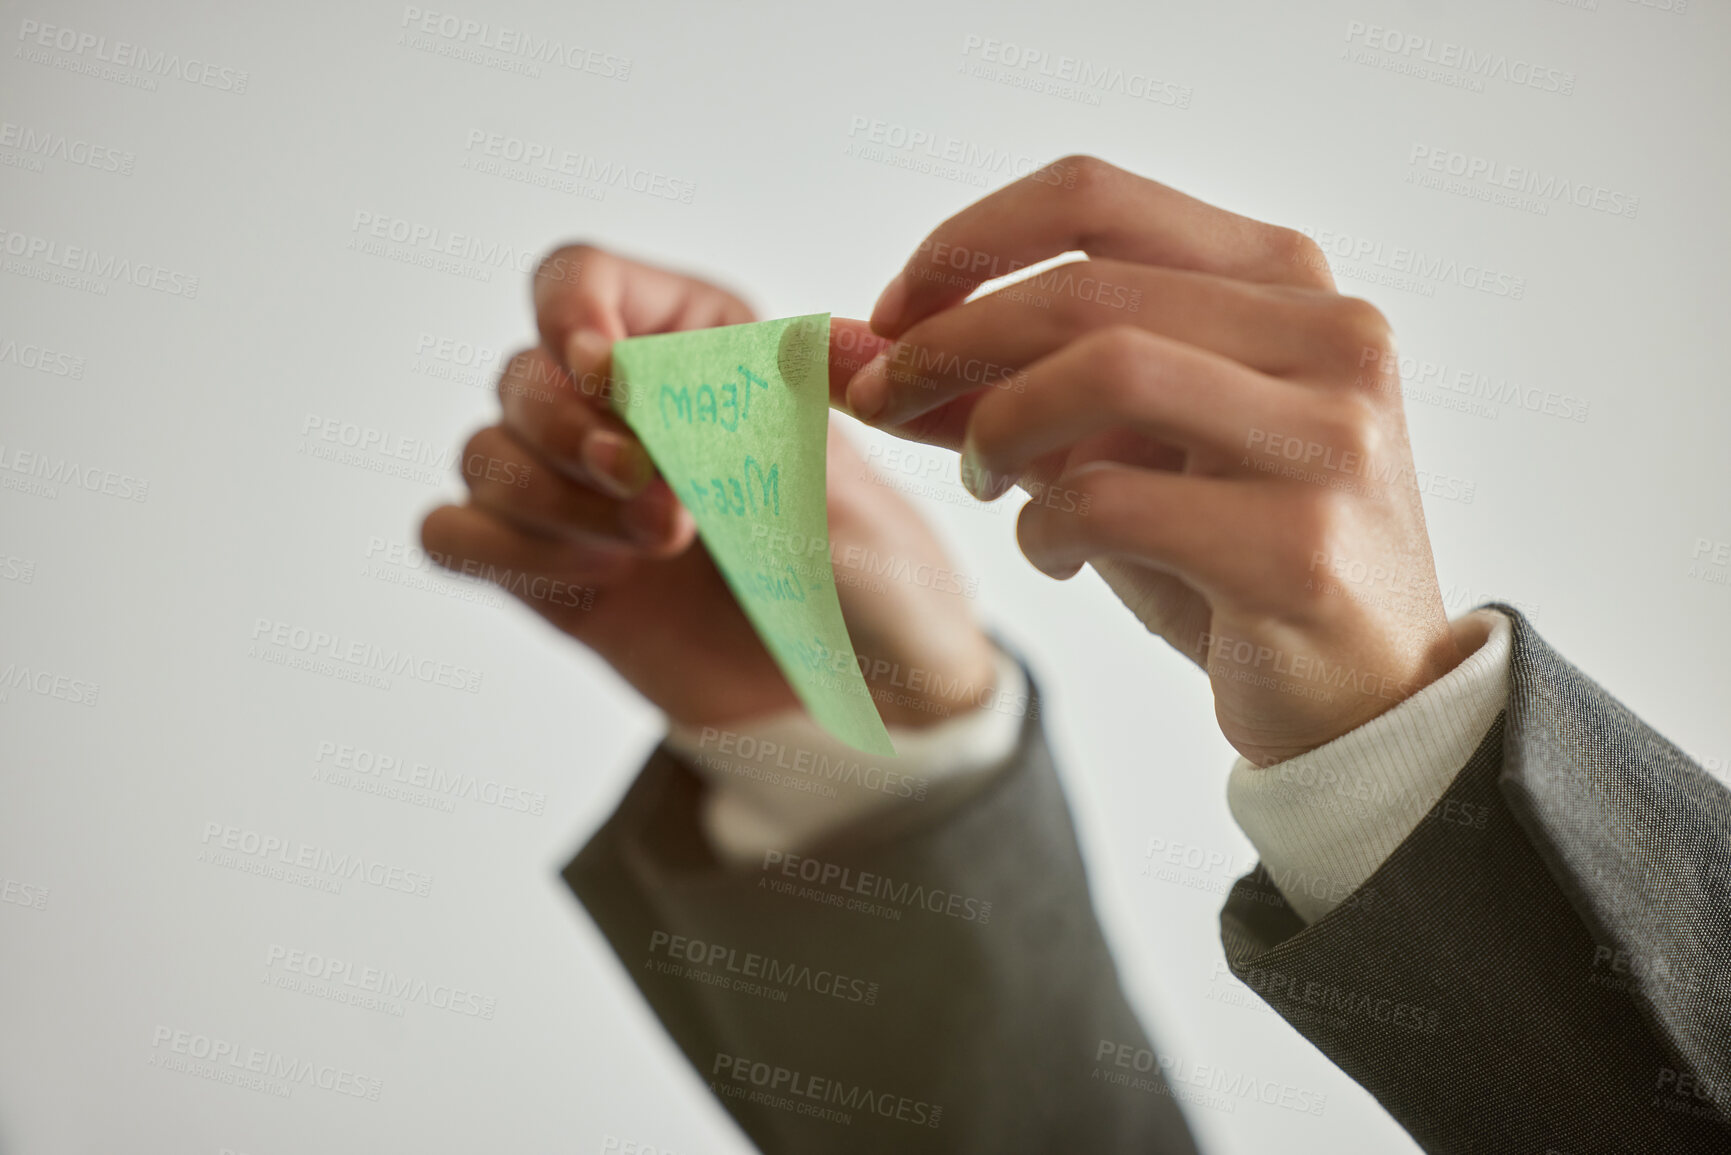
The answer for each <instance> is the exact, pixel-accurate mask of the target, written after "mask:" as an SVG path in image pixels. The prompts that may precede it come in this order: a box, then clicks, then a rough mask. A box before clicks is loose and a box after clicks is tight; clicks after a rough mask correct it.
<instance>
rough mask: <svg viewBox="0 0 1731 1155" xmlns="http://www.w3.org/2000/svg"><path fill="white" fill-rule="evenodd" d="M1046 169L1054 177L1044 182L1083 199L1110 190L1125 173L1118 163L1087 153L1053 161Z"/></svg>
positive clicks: (1097, 195) (1066, 193)
mask: <svg viewBox="0 0 1731 1155" xmlns="http://www.w3.org/2000/svg"><path fill="white" fill-rule="evenodd" d="M1046 171H1048V172H1050V173H1051V174H1052V179H1049V180H1047V181H1045V182H1044V183H1046V184H1047V185H1048V187H1050V188H1052V189H1056V190H1059V191H1061V192H1062V193H1064V194H1065V195H1066V196H1078V197H1081V198H1083V199H1091V198H1096V197H1099V196H1101V195H1103V194H1105V193H1107V192H1109V191H1110V189H1111V187H1112V185H1113V184H1115V183H1116V182H1117V180H1118V178H1119V177H1120V176H1122V175H1123V170H1122V169H1120V168H1118V167H1117V166H1116V165H1113V164H1109V163H1107V162H1106V161H1103V160H1101V159H1100V158H1099V157H1097V156H1090V155H1088V154H1087V153H1074V154H1072V155H1070V156H1066V157H1063V158H1062V159H1060V160H1056V161H1053V162H1052V164H1051V165H1050V166H1048V169H1047V170H1046Z"/></svg>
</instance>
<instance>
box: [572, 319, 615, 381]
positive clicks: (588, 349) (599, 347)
mask: <svg viewBox="0 0 1731 1155" xmlns="http://www.w3.org/2000/svg"><path fill="white" fill-rule="evenodd" d="M611 346H613V343H611V341H608V338H604V336H601V334H599V332H595V331H594V329H576V331H575V332H571V336H569V338H568V339H566V343H564V367H566V369H569V371H571V372H587V371H590V369H594V367H597V365H599V364H601V362H602V360H606V358H608V350H609V348H611Z"/></svg>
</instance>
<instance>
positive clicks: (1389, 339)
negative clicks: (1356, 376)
mask: <svg viewBox="0 0 1731 1155" xmlns="http://www.w3.org/2000/svg"><path fill="white" fill-rule="evenodd" d="M1327 329H1328V339H1329V344H1330V345H1331V346H1332V351H1333V352H1334V353H1336V354H1337V355H1339V356H1340V357H1342V358H1344V359H1346V360H1347V361H1348V363H1349V364H1352V365H1357V364H1359V363H1360V362H1361V360H1364V359H1365V358H1366V357H1367V356H1368V355H1371V354H1375V355H1377V356H1379V357H1380V355H1381V354H1382V353H1385V352H1387V351H1388V350H1389V349H1390V348H1391V347H1392V346H1393V343H1394V330H1393V328H1392V327H1391V326H1390V325H1389V323H1388V318H1387V317H1385V316H1383V313H1382V310H1381V309H1378V308H1377V307H1376V306H1375V305H1373V304H1371V303H1370V302H1369V301H1367V300H1365V299H1364V298H1362V297H1336V298H1334V300H1333V301H1332V302H1331V303H1330V306H1329V317H1328V322H1327Z"/></svg>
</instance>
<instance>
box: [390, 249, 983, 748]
mask: <svg viewBox="0 0 1731 1155" xmlns="http://www.w3.org/2000/svg"><path fill="white" fill-rule="evenodd" d="M534 302H535V314H536V323H537V327H538V328H539V330H540V335H541V344H540V345H539V346H537V347H536V348H533V349H528V350H525V351H523V352H521V353H519V354H517V355H516V356H515V357H513V358H511V360H510V362H509V363H508V364H507V366H506V368H505V371H504V373H503V375H502V377H501V379H500V381H499V398H500V401H501V402H502V403H503V407H504V413H503V417H502V419H501V421H500V422H499V423H498V424H496V425H491V426H488V427H487V428H485V429H482V430H481V431H480V432H478V433H476V434H475V435H474V436H473V437H472V438H470V440H469V443H468V444H467V446H465V448H464V450H463V457H462V466H461V467H462V472H463V477H464V480H465V481H466V482H467V484H468V487H469V494H470V496H469V501H468V502H467V503H466V504H464V505H446V506H441V507H440V508H438V509H435V510H433V511H432V513H430V514H428V515H427V518H426V521H425V522H424V524H423V525H422V527H421V541H422V544H423V545H424V546H425V548H426V550H427V553H428V555H429V556H430V557H432V558H433V560H434V561H436V562H438V563H439V564H441V565H443V566H445V567H446V568H448V569H452V570H456V571H459V572H464V573H469V574H472V575H474V576H478V577H483V578H487V579H490V580H492V581H495V582H497V583H498V584H500V585H502V586H504V588H506V589H508V590H510V591H511V592H512V593H514V594H516V595H517V596H518V597H519V598H520V599H521V600H522V601H524V602H525V603H526V604H528V605H529V606H530V607H532V608H533V609H534V610H535V611H536V612H538V613H540V614H541V615H542V616H543V617H545V618H546V619H547V620H548V621H549V622H551V623H552V624H553V625H554V626H556V627H557V628H559V629H560V630H562V631H564V632H565V633H567V634H569V635H570V636H571V637H573V638H575V639H577V640H578V641H580V642H582V643H583V644H584V645H586V646H588V647H589V648H591V649H593V650H594V651H595V652H596V653H597V654H599V655H600V656H601V657H602V658H603V659H605V660H606V661H607V662H608V663H609V664H610V665H611V666H612V667H613V668H614V669H615V670H616V671H618V673H619V674H620V675H621V676H623V677H624V678H625V679H626V680H627V681H628V682H630V683H631V685H632V686H633V687H635V688H636V689H637V690H638V692H639V693H641V694H643V695H644V696H645V697H646V698H648V699H649V700H650V701H651V702H653V703H654V704H655V705H656V706H658V707H660V708H661V709H662V710H663V711H664V712H666V713H667V714H668V715H670V716H671V717H672V718H673V719H674V720H675V721H678V722H681V723H684V724H685V725H688V726H709V725H716V726H720V725H728V724H731V723H735V722H740V721H744V720H747V719H751V718H754V717H757V716H759V715H763V714H770V713H775V712H778V711H781V710H785V709H788V708H790V707H793V706H796V705H797V704H798V700H797V698H796V697H795V696H794V693H793V690H792V688H791V687H790V686H789V685H788V684H787V681H786V679H785V678H783V676H782V674H781V671H780V669H779V668H778V667H777V666H776V664H775V661H774V659H773V658H772V657H771V656H770V654H769V652H768V651H767V650H766V649H765V648H764V646H763V643H762V642H761V641H759V640H758V637H757V634H756V632H755V631H754V630H753V628H752V626H751V623H750V621H749V619H747V618H746V616H745V614H744V612H743V611H741V610H740V608H739V605H738V603H737V602H736V601H735V600H734V596H733V593H732V591H731V590H730V589H728V587H727V584H726V583H725V582H724V581H723V579H722V577H721V574H720V573H719V571H718V570H717V569H716V567H715V563H714V562H713V561H712V560H711V559H710V556H709V553H708V551H707V550H705V549H704V548H703V547H702V544H701V543H700V542H697V541H695V540H694V538H695V536H696V525H695V523H694V522H693V520H692V517H691V514H690V513H689V512H688V511H687V510H686V509H685V508H684V507H683V506H682V505H680V503H679V502H678V500H677V499H676V497H675V496H674V493H673V490H672V489H671V488H670V487H669V486H668V484H667V482H666V481H665V480H663V479H662V478H661V477H659V476H658V475H657V474H656V473H655V470H654V467H653V465H652V463H651V462H650V459H649V456H648V454H647V452H646V451H645V450H644V448H643V445H642V443H641V442H640V441H638V439H637V438H636V436H635V435H634V434H632V433H631V431H630V430H629V429H628V428H627V427H626V425H625V424H624V422H622V421H621V420H620V419H619V418H618V417H617V416H615V415H614V414H613V413H612V411H611V409H610V408H609V404H608V401H609V398H608V392H609V389H608V379H607V370H608V367H609V362H610V359H611V346H612V343H613V342H614V341H615V340H619V339H622V338H625V337H632V336H637V335H640V334H649V333H668V332H676V331H683V330H688V329H702V328H708V327H711V326H715V325H732V324H740V323H744V322H747V321H750V320H752V319H753V318H752V313H751V310H750V308H749V307H747V306H746V304H745V303H744V302H743V301H741V300H740V299H739V298H738V297H736V296H734V295H733V294H732V293H729V292H727V291H726V290H724V289H720V288H717V287H716V286H714V285H711V284H707V283H705V282H703V281H698V280H694V279H692V278H690V277H685V276H681V275H679V274H677V273H672V272H669V271H667V270H664V269H657V268H652V267H650V266H648V265H643V264H639V263H637V262H635V261H630V260H626V259H624V258H622V257H619V256H616V255H614V254H611V253H607V252H603V251H601V250H599V249H596V248H592V247H590V246H587V245H582V246H572V247H568V248H562V249H559V250H557V251H556V252H554V253H553V254H552V255H550V256H549V257H548V258H547V259H546V260H545V261H543V262H542V264H541V267H540V269H539V270H538V271H537V272H536V274H535V280H534ZM861 328H863V326H859V325H857V323H856V324H855V325H854V326H852V327H849V328H847V329H846V330H845V331H846V332H847V333H848V335H849V338H850V339H851V338H852V337H853V336H856V335H857V333H856V332H855V330H858V329H861ZM852 368H857V364H854V363H848V364H847V365H845V366H842V367H838V366H837V365H836V364H833V363H832V387H833V386H834V385H835V383H836V382H837V381H844V380H845V379H846V376H847V375H848V374H849V373H851V369H852ZM838 374H839V376H838ZM828 459H829V479H828V495H829V506H828V512H829V528H830V535H831V539H832V541H833V542H834V544H835V546H836V547H837V548H838V549H839V550H842V551H854V552H852V553H851V554H849V556H862V557H869V558H875V559H889V560H891V561H893V562H894V563H896V564H897V565H899V566H902V567H907V568H909V569H911V570H913V571H915V572H925V573H931V572H945V573H947V572H952V571H951V570H950V567H949V565H948V560H947V559H946V558H945V556H944V554H943V551H942V548H941V547H940V546H939V545H938V543H937V540H936V538H935V537H934V536H933V534H932V533H931V530H930V529H929V528H928V527H927V526H926V525H925V523H924V522H923V521H921V519H920V518H919V517H918V515H917V514H915V513H914V511H913V510H912V508H911V507H910V506H909V505H908V504H907V503H906V502H905V501H903V500H902V499H901V498H900V497H899V496H897V495H896V494H895V493H894V492H892V491H891V490H890V489H888V488H886V487H885V486H883V485H882V484H877V483H874V479H873V475H872V474H871V473H870V472H869V471H868V470H867V468H866V465H865V463H864V461H862V460H861V459H860V457H859V455H858V453H857V452H855V451H854V450H853V448H852V447H851V446H850V445H849V444H848V443H847V442H846V440H845V439H843V438H842V437H840V436H838V435H837V434H835V432H834V431H833V429H832V431H831V435H830V439H829V454H828ZM802 561H803V562H805V563H810V564H816V565H821V566H824V567H826V568H827V566H828V564H829V562H830V558H829V557H825V556H823V555H822V554H821V553H819V554H817V555H816V556H814V557H810V558H806V559H802ZM836 592H837V595H838V597H839V598H840V601H841V606H842V613H843V615H844V617H845V618H846V619H847V623H848V627H849V630H850V632H851V634H852V636H853V641H854V645H855V648H856V650H857V651H858V653H859V654H860V655H861V656H862V657H865V656H869V657H871V658H872V659H873V660H874V665H875V664H878V663H881V664H882V665H883V666H885V667H888V668H891V669H893V670H894V671H896V672H899V673H901V674H902V675H903V679H905V678H906V677H907V673H908V671H918V672H919V673H920V678H919V679H918V684H919V685H920V686H922V687H924V688H923V689H917V690H916V689H912V688H910V687H909V686H908V685H907V683H906V681H905V680H895V679H893V678H892V679H891V680H890V684H885V685H881V686H878V685H874V686H873V689H874V697H875V698H876V699H877V701H878V707H879V711H880V713H881V714H882V715H883V717H884V719H885V721H886V722H889V723H891V724H902V725H910V726H921V725H928V724H931V723H933V722H937V721H940V720H942V719H943V718H944V717H947V716H948V715H949V714H950V713H952V712H954V711H955V710H957V709H965V708H968V707H970V706H972V705H973V704H974V703H975V702H976V701H977V700H978V699H979V697H980V696H982V695H984V694H987V693H990V692H991V691H992V689H993V685H992V681H993V676H994V671H995V659H994V657H993V650H992V647H991V644H990V642H989V641H988V640H987V639H986V637H985V635H984V634H983V633H982V632H981V631H980V629H979V627H978V626H977V625H976V624H975V622H974V618H973V615H972V613H971V612H970V611H969V607H968V605H967V604H966V602H965V601H963V600H962V596H961V594H960V593H959V592H956V591H952V590H947V589H943V588H937V587H936V586H935V585H933V584H931V583H928V584H926V585H920V584H917V583H910V582H897V581H890V582H859V581H851V582H846V583H843V582H838V583H837V591H836Z"/></svg>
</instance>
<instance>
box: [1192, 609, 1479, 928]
mask: <svg viewBox="0 0 1731 1155" xmlns="http://www.w3.org/2000/svg"><path fill="white" fill-rule="evenodd" d="M1450 628H1451V629H1452V630H1453V631H1454V635H1455V641H1456V643H1457V644H1458V645H1459V646H1460V648H1461V649H1462V650H1464V651H1470V656H1469V657H1467V658H1466V659H1465V660H1464V661H1462V662H1461V664H1460V665H1458V666H1456V667H1455V668H1454V669H1453V670H1450V671H1449V672H1448V673H1447V674H1445V675H1444V676H1443V677H1441V678H1439V679H1437V680H1436V681H1435V682H1432V683H1431V684H1430V685H1428V686H1426V687H1425V688H1424V689H1422V690H1420V691H1419V692H1418V693H1416V694H1414V695H1413V696H1412V697H1410V698H1408V699H1407V700H1406V701H1404V702H1402V703H1401V704H1400V705H1398V706H1396V707H1395V708H1394V709H1392V710H1389V711H1388V712H1387V713H1384V714H1380V715H1378V716H1377V717H1375V718H1372V719H1371V720H1370V721H1369V722H1366V723H1365V724H1364V725H1362V726H1360V727H1359V728H1358V729H1356V730H1352V731H1350V732H1348V733H1346V734H1342V735H1341V736H1340V737H1339V738H1336V739H1335V740H1334V741H1332V742H1330V743H1328V744H1327V745H1325V746H1319V747H1317V748H1316V749H1315V750H1311V751H1309V752H1308V753H1305V754H1300V755H1299V756H1298V757H1296V758H1289V759H1287V760H1286V761H1285V762H1277V763H1275V764H1274V765H1272V766H1266V767H1261V768H1258V767H1257V766H1255V765H1253V764H1251V763H1250V762H1248V761H1246V760H1245V759H1243V758H1240V759H1238V760H1237V762H1235V763H1234V764H1233V767H1232V774H1231V777H1230V778H1229V779H1228V780H1227V787H1226V801H1227V805H1228V806H1229V807H1230V808H1231V810H1232V817H1233V819H1234V820H1235V821H1237V823H1238V825H1239V827H1240V828H1241V829H1242V830H1243V831H1244V833H1245V835H1246V837H1248V838H1249V839H1250V841H1251V844H1252V845H1254V846H1255V847H1256V851H1257V853H1258V854H1259V855H1260V856H1261V858H1262V865H1263V866H1264V867H1265V868H1266V869H1267V870H1268V873H1269V875H1270V877H1271V878H1272V880H1273V882H1274V885H1275V886H1276V887H1277V888H1278V889H1279V890H1280V893H1281V894H1282V895H1284V896H1285V897H1286V901H1287V903H1288V904H1290V905H1291V907H1292V909H1293V910H1294V911H1296V912H1297V913H1298V915H1299V917H1300V918H1302V919H1304V921H1305V922H1307V923H1309V922H1315V921H1316V920H1317V919H1319V918H1321V917H1322V916H1323V915H1325V914H1327V913H1328V912H1329V911H1331V910H1333V909H1334V908H1335V907H1336V906H1338V905H1340V904H1341V903H1342V902H1345V901H1348V900H1353V901H1356V899H1355V898H1354V896H1355V895H1356V894H1357V892H1358V890H1359V888H1360V887H1362V886H1363V885H1364V882H1365V880H1366V879H1368V878H1369V877H1370V876H1371V874H1373V873H1374V872H1375V871H1376V869H1377V867H1379V866H1381V865H1382V864H1383V863H1384V862H1385V861H1387V860H1388V857H1389V855H1391V854H1393V853H1394V851H1395V848H1396V847H1398V846H1399V845H1400V844H1401V843H1402V842H1404V841H1406V838H1407V836H1408V835H1410V834H1411V833H1412V832H1413V831H1414V830H1415V829H1417V828H1418V824H1419V823H1420V822H1421V821H1423V820H1424V818H1425V816H1426V815H1427V814H1429V813H1430V811H1431V809H1432V807H1434V806H1435V805H1436V803H1437V801H1438V800H1439V799H1441V798H1442V796H1443V793H1444V792H1445V791H1446V790H1447V789H1448V787H1449V784H1450V783H1451V782H1453V781H1454V779H1455V776H1456V775H1458V774H1459V773H1460V771H1461V768H1462V767H1464V766H1465V765H1466V763H1467V759H1468V758H1470V757H1471V756H1472V753H1473V751H1474V750H1476V749H1477V748H1478V745H1479V743H1480V742H1481V741H1483V740H1484V736H1485V733H1486V731H1488V730H1489V729H1490V727H1491V723H1492V722H1494V721H1496V717H1497V712H1498V711H1499V710H1501V709H1502V708H1503V704H1504V702H1505V701H1506V700H1507V698H1508V692H1509V653H1510V643H1511V639H1512V637H1513V630H1512V629H1511V627H1510V623H1509V619H1508V618H1507V617H1505V616H1504V615H1503V614H1501V613H1498V612H1497V611H1495V610H1475V611H1474V612H1473V613H1470V614H1467V615H1465V616H1463V617H1461V618H1459V619H1457V620H1456V621H1454V622H1452V623H1451V626H1450ZM1465 820H1466V821H1469V822H1470V821H1472V820H1473V816H1471V815H1468V816H1465ZM1360 897H1362V896H1360Z"/></svg>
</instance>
